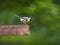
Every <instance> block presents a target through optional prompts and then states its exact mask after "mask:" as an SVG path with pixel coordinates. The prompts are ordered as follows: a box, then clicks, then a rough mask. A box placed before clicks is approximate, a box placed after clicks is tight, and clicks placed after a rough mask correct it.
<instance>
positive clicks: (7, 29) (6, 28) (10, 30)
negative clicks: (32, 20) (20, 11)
mask: <svg viewBox="0 0 60 45" xmlns="http://www.w3.org/2000/svg"><path fill="white" fill-rule="evenodd" d="M29 34H30V30H29V26H26V25H0V35H29Z"/></svg>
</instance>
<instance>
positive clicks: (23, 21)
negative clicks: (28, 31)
mask: <svg viewBox="0 0 60 45" xmlns="http://www.w3.org/2000/svg"><path fill="white" fill-rule="evenodd" d="M15 16H16V17H18V18H19V19H20V21H21V22H22V23H24V24H25V25H27V23H29V22H31V20H32V16H31V17H19V16H18V15H15Z"/></svg>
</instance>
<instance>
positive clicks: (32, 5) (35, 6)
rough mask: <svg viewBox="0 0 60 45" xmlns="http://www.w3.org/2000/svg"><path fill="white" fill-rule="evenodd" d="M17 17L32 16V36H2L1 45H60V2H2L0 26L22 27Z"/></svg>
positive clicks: (0, 38)
mask: <svg viewBox="0 0 60 45" xmlns="http://www.w3.org/2000/svg"><path fill="white" fill-rule="evenodd" d="M15 15H19V16H20V17H21V16H32V21H31V22H30V23H29V25H30V32H31V34H30V35H21V36H0V45H9V44H10V45H60V0H0V25H21V24H22V23H21V22H20V21H19V19H18V18H17V17H16V16H15Z"/></svg>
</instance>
